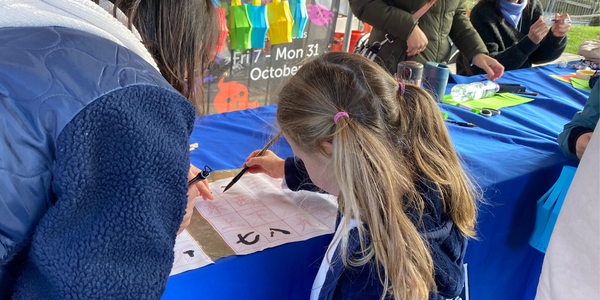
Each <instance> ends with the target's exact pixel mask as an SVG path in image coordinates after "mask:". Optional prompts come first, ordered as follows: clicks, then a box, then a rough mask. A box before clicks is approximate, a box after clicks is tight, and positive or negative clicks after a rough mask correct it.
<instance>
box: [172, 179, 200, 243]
mask: <svg viewBox="0 0 600 300" xmlns="http://www.w3.org/2000/svg"><path fill="white" fill-rule="evenodd" d="M194 176H196V175H193V173H192V171H191V170H190V172H189V173H188V181H190V180H192V178H194ZM196 197H198V189H197V188H196V185H192V186H190V188H189V190H188V202H187V206H186V208H185V215H184V216H183V221H182V222H181V226H179V230H178V231H177V234H178V235H179V234H180V233H181V232H182V231H183V230H184V229H186V228H187V227H188V226H189V225H190V222H191V221H192V214H193V213H194V206H195V205H196Z"/></svg>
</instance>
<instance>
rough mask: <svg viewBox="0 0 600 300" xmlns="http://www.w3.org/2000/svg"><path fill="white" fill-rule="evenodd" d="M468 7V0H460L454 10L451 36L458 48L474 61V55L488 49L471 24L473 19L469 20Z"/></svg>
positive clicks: (486, 51)
mask: <svg viewBox="0 0 600 300" xmlns="http://www.w3.org/2000/svg"><path fill="white" fill-rule="evenodd" d="M466 7H467V5H466V1H464V0H460V1H459V3H458V8H457V9H456V11H455V12H454V17H453V20H452V28H451V29H450V34H449V36H450V38H451V39H452V41H453V42H454V43H455V44H456V47H457V48H458V50H460V52H461V53H462V54H463V55H464V56H465V57H466V58H467V59H468V60H469V61H472V60H473V57H475V56H476V55H477V54H481V53H484V54H488V49H487V48H486V47H485V44H484V43H483V40H481V37H480V36H479V34H478V33H477V30H475V29H474V28H473V25H471V21H470V20H469V17H467V11H466V9H465V8H466Z"/></svg>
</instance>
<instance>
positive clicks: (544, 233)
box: [529, 166, 577, 253]
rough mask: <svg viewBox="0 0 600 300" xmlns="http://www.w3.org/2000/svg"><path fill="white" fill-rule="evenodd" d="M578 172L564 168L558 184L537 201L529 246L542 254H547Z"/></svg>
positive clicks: (574, 169) (570, 168)
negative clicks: (560, 214)
mask: <svg viewBox="0 0 600 300" xmlns="http://www.w3.org/2000/svg"><path fill="white" fill-rule="evenodd" d="M576 171H577V168H574V167H571V166H564V167H563V169H562V172H561V173H560V176H559V177H558V180H557V181H556V183H555V184H554V185H553V186H552V187H551V188H550V189H549V190H548V191H547V192H546V194H544V195H543V196H542V198H540V199H539V200H538V201H537V204H536V206H537V209H536V217H535V226H534V227H533V233H532V234H531V237H530V238H529V245H531V246H532V247H533V248H535V249H537V250H539V251H540V252H543V253H546V249H548V243H550V237H551V236H552V231H553V230H554V225H555V224H556V220H557V219H558V214H559V213H560V209H561V208H562V205H563V203H564V201H565V197H566V196H567V191H568V190H569V187H570V186H571V182H572V181H573V178H574V177H575V172H576Z"/></svg>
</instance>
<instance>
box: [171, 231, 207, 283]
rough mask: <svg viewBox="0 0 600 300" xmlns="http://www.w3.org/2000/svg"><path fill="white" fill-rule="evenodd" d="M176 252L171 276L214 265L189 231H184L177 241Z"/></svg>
mask: <svg viewBox="0 0 600 300" xmlns="http://www.w3.org/2000/svg"><path fill="white" fill-rule="evenodd" d="M174 251H175V261H174V262H173V269H171V274H169V276H173V275H175V274H179V273H182V272H185V271H188V270H193V269H198V268H201V267H204V266H206V265H209V264H212V263H213V262H212V261H211V260H210V258H208V255H206V254H205V253H204V251H202V249H201V248H200V246H198V244H197V243H196V241H195V240H194V239H193V238H192V236H191V235H190V234H189V232H188V231H187V230H184V231H183V232H182V233H180V234H179V235H178V236H177V239H175V248H174Z"/></svg>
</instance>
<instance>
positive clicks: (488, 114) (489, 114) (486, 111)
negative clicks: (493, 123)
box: [474, 107, 500, 117]
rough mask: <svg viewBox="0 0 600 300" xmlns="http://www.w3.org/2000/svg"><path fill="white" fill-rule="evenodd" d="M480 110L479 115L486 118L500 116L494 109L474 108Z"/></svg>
mask: <svg viewBox="0 0 600 300" xmlns="http://www.w3.org/2000/svg"><path fill="white" fill-rule="evenodd" d="M474 108H475V109H478V110H479V114H480V115H482V116H484V117H492V116H497V115H499V114H500V111H499V110H497V109H493V108H485V107H474Z"/></svg>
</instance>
